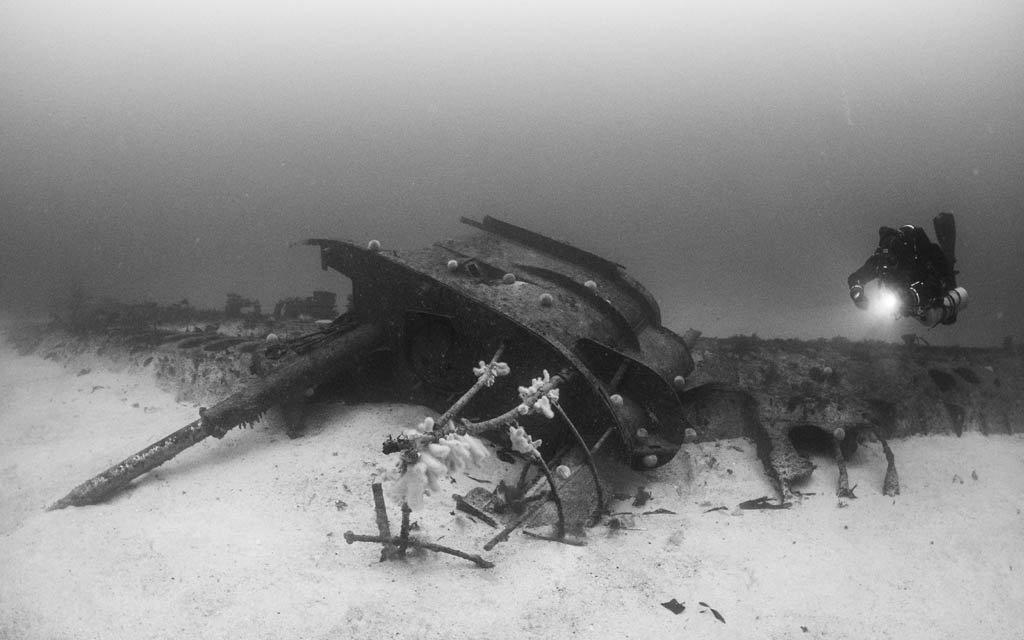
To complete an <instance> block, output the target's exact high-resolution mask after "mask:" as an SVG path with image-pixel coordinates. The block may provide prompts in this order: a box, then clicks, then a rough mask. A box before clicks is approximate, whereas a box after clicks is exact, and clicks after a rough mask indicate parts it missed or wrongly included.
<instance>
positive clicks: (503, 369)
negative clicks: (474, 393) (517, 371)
mask: <svg viewBox="0 0 1024 640" xmlns="http://www.w3.org/2000/svg"><path fill="white" fill-rule="evenodd" d="M511 372H512V369H511V368H510V367H509V366H508V364H507V363H505V362H492V363H490V364H488V363H486V362H484V361H483V360H481V361H480V364H479V365H478V366H476V367H473V375H475V376H476V377H477V378H482V379H483V381H484V386H488V387H489V386H491V385H493V384H494V380H495V378H500V377H501V376H507V375H508V374H509V373H511Z"/></svg>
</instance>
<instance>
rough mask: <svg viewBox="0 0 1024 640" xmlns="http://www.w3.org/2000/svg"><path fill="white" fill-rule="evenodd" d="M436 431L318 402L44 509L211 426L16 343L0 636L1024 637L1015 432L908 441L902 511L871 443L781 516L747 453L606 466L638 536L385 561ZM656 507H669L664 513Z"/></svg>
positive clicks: (4, 439)
mask: <svg viewBox="0 0 1024 640" xmlns="http://www.w3.org/2000/svg"><path fill="white" fill-rule="evenodd" d="M86 370H88V371H86ZM424 412H425V410H424V409H422V408H418V407H409V406H400V405H375V406H346V405H340V404H339V405H329V406H321V407H316V408H314V409H313V411H312V412H311V413H310V415H309V416H308V419H307V425H308V426H307V434H306V436H305V437H303V438H300V439H296V440H290V439H288V438H287V437H285V435H284V434H283V430H282V429H281V426H280V420H279V418H277V417H276V416H274V415H273V414H270V415H268V417H267V418H265V419H264V420H263V421H262V422H261V423H259V424H258V425H256V427H255V428H254V429H252V430H234V431H232V432H230V433H229V434H228V435H227V436H226V437H225V438H224V439H223V440H215V439H212V438H211V439H208V440H206V441H204V442H203V443H201V444H199V445H198V446H196V447H194V448H193V449H192V450H190V451H187V452H185V453H184V454H182V455H181V456H179V457H178V458H177V459H175V460H173V461H171V462H169V463H168V464H166V465H164V466H163V467H161V468H159V469H157V470H156V471H154V472H153V473H150V474H149V475H147V476H145V477H144V478H142V479H140V481H138V482H137V483H136V485H135V486H134V487H133V488H132V489H131V490H130V491H127V492H125V493H123V494H121V495H119V496H117V497H115V498H114V499H112V500H110V501H109V502H107V503H104V504H101V505H96V506H90V507H84V508H68V509H64V510H60V511H52V512H47V511H45V510H44V509H45V507H46V506H47V505H48V504H50V503H52V502H53V501H54V500H56V499H57V498H59V497H61V496H63V495H64V494H65V493H66V492H67V491H68V490H70V489H71V488H72V487H74V486H75V485H77V484H78V483H80V482H82V481H84V480H86V479H87V478H89V477H90V476H92V475H94V474H95V473H98V472H99V471H102V470H103V469H105V468H106V467H107V466H109V465H110V464H112V463H114V462H116V461H118V460H120V459H121V458H123V457H125V456H127V455H129V454H131V453H133V452H134V451H136V450H138V449H140V448H142V447H143V446H145V445H147V444H149V443H151V442H153V441H154V440H156V439H158V438H160V437H162V436H164V435H166V434H167V433H170V432H171V431H173V430H175V429H177V428H179V427H181V426H183V425H184V424H186V423H188V422H190V421H191V420H193V419H194V418H195V416H196V407H195V406H192V405H187V404H182V403H177V402H175V400H174V398H173V396H172V395H170V394H168V393H166V392H163V391H161V390H159V389H158V388H157V387H156V386H155V384H154V382H153V381H152V380H151V379H150V377H149V376H148V375H143V374H140V372H138V371H131V370H122V371H111V370H110V369H109V368H105V367H104V366H103V365H101V364H99V363H89V362H74V363H72V364H71V365H68V366H62V365H58V364H56V363H54V362H50V361H47V360H43V359H41V358H38V357H35V356H26V357H22V356H18V355H16V354H15V353H14V352H13V351H11V350H10V349H8V348H6V347H0V637H2V638H27V639H44V638H45V639H50V638H62V639H63V638H67V639H76V640H79V639H86V638H103V639H116V638H131V639H133V640H135V639H139V638H175V639H180V638H240V639H241V638H245V639H255V638H275V639H277V638H316V639H328V638H339V639H341V638H451V639H458V638H490V639H495V638H569V637H574V638H670V637H672V638H682V637H689V638H901V639H913V638H928V639H929V640H935V639H943V638H950V639H953V638H956V639H966V638H986V639H989V638H999V639H1002V638H1005V639H1007V640H1010V639H1019V638H1024V513H1022V511H1024V438H1022V437H1021V436H1019V435H1014V436H1011V435H993V436H982V435H979V434H976V433H969V434H965V435H964V436H963V437H962V438H956V437H953V436H928V437H915V438H910V439H906V440H897V441H894V442H892V448H893V450H894V452H895V454H896V460H897V465H898V468H899V473H900V478H901V482H902V490H903V493H902V495H900V496H899V497H896V498H890V497H885V496H883V495H882V494H881V483H882V477H883V474H884V470H885V459H884V457H883V456H882V453H881V451H880V450H878V449H877V447H875V448H872V447H866V448H864V447H862V448H861V450H860V451H859V452H858V453H857V454H856V456H855V457H854V458H853V460H852V461H851V468H850V484H851V485H854V484H856V485H857V489H856V493H857V495H858V498H857V499H856V500H849V501H843V502H842V504H843V505H844V506H840V501H838V500H837V499H836V497H835V495H834V492H835V480H836V469H835V467H834V466H833V465H832V464H830V463H829V462H828V461H827V460H818V461H817V462H818V463H819V469H818V470H817V471H816V472H815V474H814V477H813V478H812V479H811V481H810V482H809V483H808V484H806V485H805V486H803V487H801V489H802V491H804V492H806V493H812V494H813V495H809V496H807V497H804V498H802V499H800V500H799V501H798V502H797V503H796V504H794V505H793V507H792V508H791V509H788V510H773V511H741V510H737V509H736V506H737V505H738V504H739V503H740V502H741V501H744V500H748V499H751V498H756V497H760V496H763V495H768V494H771V486H770V484H769V482H768V481H767V479H766V478H765V476H764V473H763V471H762V467H761V464H760V462H759V461H758V460H757V458H756V455H755V452H754V447H753V445H752V444H751V443H749V442H747V441H746V440H728V441H722V442H717V443H704V444H693V445H687V446H685V447H684V449H683V451H681V452H680V454H679V455H678V456H676V458H675V459H674V460H673V461H672V462H671V463H669V464H668V465H666V466H664V467H662V468H660V469H658V470H655V471H653V472H650V473H647V474H639V473H635V472H632V471H629V470H627V469H624V468H622V467H619V466H618V465H616V464H614V463H613V462H611V461H608V460H605V461H603V463H604V464H603V467H604V469H605V471H606V473H607V476H608V477H607V480H608V484H609V488H610V490H611V491H613V492H620V493H633V492H635V490H636V488H637V487H638V486H641V485H643V486H645V487H647V490H648V491H650V493H651V494H652V495H653V498H652V499H651V501H650V502H649V503H648V504H647V505H645V506H644V507H643V508H636V507H633V506H632V505H631V502H630V501H629V500H619V501H616V502H614V503H613V504H612V505H611V510H612V511H614V512H631V513H635V514H636V515H635V518H634V523H633V526H632V527H630V528H627V529H618V530H612V529H611V528H609V527H608V526H607V525H605V524H602V525H599V526H597V527H595V528H593V529H590V530H589V531H588V534H587V542H588V544H587V545H586V546H583V547H578V546H570V545H563V544H557V543H552V542H545V541H542V540H537V539H533V538H529V537H526V536H524V535H522V534H520V533H518V532H517V533H514V534H513V535H512V536H511V538H510V539H509V541H508V542H505V543H503V544H500V545H498V546H497V547H496V548H495V549H494V550H493V551H490V552H484V551H482V549H481V547H482V545H483V544H484V542H486V541H487V540H489V539H490V538H491V537H492V536H493V535H494V533H495V531H494V529H491V528H490V527H489V526H487V525H485V524H484V523H482V522H478V521H476V520H473V519H470V518H469V517H467V516H465V515H463V514H461V513H459V512H456V511H454V509H453V503H452V501H451V498H450V495H447V494H445V495H434V496H431V497H428V498H427V505H426V507H425V508H424V509H423V510H422V511H421V512H416V513H415V514H414V520H416V521H417V522H418V523H419V525H420V532H419V533H420V535H422V536H423V537H425V538H427V539H430V540H435V541H439V542H440V543H442V544H447V545H450V546H453V547H457V548H460V549H463V550H466V551H469V552H474V553H481V554H482V555H483V556H484V557H486V558H487V559H489V560H491V561H493V562H494V563H495V565H496V566H495V567H494V568H492V569H481V568H478V567H476V566H475V565H473V564H471V563H469V562H467V561H464V560H460V559H457V558H454V557H451V556H447V555H439V554H436V553H432V552H428V553H425V554H418V555H415V556H412V557H410V558H409V559H407V560H406V561H404V562H399V561H395V562H386V563H380V562H378V557H379V548H378V547H376V546H375V545H371V544H358V543H357V544H353V545H347V544H346V543H345V541H344V539H343V534H344V532H345V531H348V530H352V531H355V532H358V533H367V534H372V533H375V532H376V526H375V520H374V511H373V505H372V499H371V496H370V487H369V485H370V481H371V478H373V477H374V475H375V474H379V473H380V472H381V471H382V470H384V469H387V468H389V467H390V466H391V465H393V464H394V460H393V459H390V458H388V457H386V456H384V455H382V454H381V453H379V451H380V443H381V441H382V440H383V438H384V437H385V436H386V435H388V434H397V433H399V432H400V430H401V429H403V428H405V427H408V426H411V425H412V424H415V423H416V422H419V420H421V419H422V417H423V415H424ZM501 465H502V463H499V462H497V461H496V460H495V459H494V458H492V459H491V461H490V462H489V463H488V464H486V465H485V466H484V467H483V468H481V469H478V470H474V471H473V472H472V473H471V475H473V476H474V477H475V478H492V479H493V478H497V477H500V476H501V474H502V470H501V468H500V467H501ZM475 486H490V485H481V484H479V483H478V482H477V481H475V480H473V479H471V478H468V477H466V476H461V477H459V478H457V479H456V482H455V483H454V484H452V485H451V492H452V493H465V492H467V491H468V490H470V489H471V488H473V487H475ZM719 506H724V507H725V509H720V510H712V509H714V508H715V507H719ZM657 509H664V510H669V511H672V512H674V513H670V514H666V513H660V514H650V515H643V513H644V512H646V511H653V510H657ZM398 516H399V513H398V509H397V508H394V509H392V522H393V523H394V522H397V520H398ZM672 599H675V600H676V601H678V602H679V603H682V604H683V605H685V610H683V611H682V612H681V613H678V614H676V613H673V612H672V611H670V610H669V609H667V608H666V607H664V606H662V603H664V602H667V601H670V600H672ZM711 609H714V610H715V611H717V612H718V613H719V614H720V615H721V618H722V620H724V622H723V621H720V620H718V619H716V617H715V616H714V615H713V613H712V611H711Z"/></svg>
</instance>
